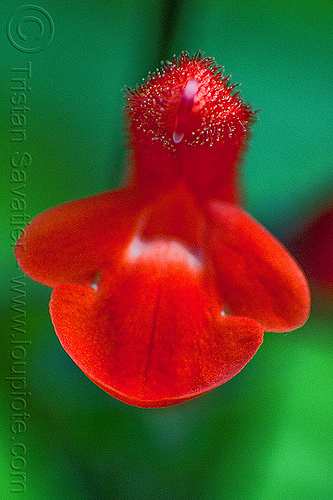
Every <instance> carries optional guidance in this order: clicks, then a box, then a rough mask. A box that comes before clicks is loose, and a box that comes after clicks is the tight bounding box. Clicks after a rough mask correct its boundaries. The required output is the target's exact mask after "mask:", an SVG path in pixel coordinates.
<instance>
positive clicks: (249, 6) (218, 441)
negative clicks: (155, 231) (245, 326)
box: [0, 0, 333, 500]
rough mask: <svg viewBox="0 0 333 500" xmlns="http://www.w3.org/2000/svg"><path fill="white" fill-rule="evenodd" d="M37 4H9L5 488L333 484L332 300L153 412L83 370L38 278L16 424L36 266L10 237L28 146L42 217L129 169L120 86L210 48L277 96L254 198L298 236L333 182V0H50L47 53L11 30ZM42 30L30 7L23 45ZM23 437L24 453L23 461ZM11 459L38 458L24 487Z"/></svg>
mask: <svg viewBox="0 0 333 500" xmlns="http://www.w3.org/2000/svg"><path fill="white" fill-rule="evenodd" d="M23 5H25V4H24V3H23V2H18V1H13V0H9V1H7V2H6V5H5V6H2V9H1V11H2V13H1V30H0V45H1V67H0V75H1V78H0V86H1V87H0V99H1V102H2V106H1V115H0V137H1V153H0V154H1V186H0V189H1V218H0V223H1V230H2V235H3V236H2V237H1V242H0V245H1V246H0V258H1V272H2V279H1V282H0V292H1V326H2V328H1V353H0V354H1V383H0V388H1V392H0V405H1V406H0V411H1V419H0V432H1V440H0V498H1V499H7V498H8V499H11V498H21V497H23V498H27V499H29V500H37V499H42V500H51V499H52V500H54V499H56V500H58V499H59V500H67V499H73V500H74V499H82V500H88V499H89V500H90V499H91V500H95V499H96V500H104V499H106V500H107V499H111V500H113V499H116V500H118V499H119V500H127V499H131V500H132V499H133V500H137V499H138V500H141V499H142V500H145V499H154V500H159V499H161V500H168V499H171V498H172V499H175V500H177V499H191V500H192V499H193V500H196V499H198V500H215V499H216V500H218V499H226V500H252V499H253V500H273V499H274V500H275V499H287V500H288V499H292V500H298V499H302V500H304V499H307V500H312V499H321V500H326V499H332V498H333V438H332V420H333V313H332V311H333V298H332V299H331V300H330V299H325V301H324V300H323V298H322V297H316V298H315V300H314V305H313V313H312V316H311V319H310V320H309V322H308V323H307V325H306V326H304V327H303V328H302V329H301V330H298V331H296V332H293V333H289V334H288V335H281V334H272V333H267V334H266V335H265V341H264V344H263V346H262V347H261V348H260V350H259V352H258V353H257V355H256V356H255V357H254V359H253V360H252V361H251V362H250V363H249V364H248V365H247V366H246V367H245V369H244V370H243V371H242V372H241V373H240V374H239V375H238V376H237V377H235V378H234V379H233V380H231V381H230V382H228V383H227V384H226V385H224V386H221V387H220V388H218V389H215V390H214V391H212V392H210V393H208V394H206V395H204V396H201V397H200V398H197V399H195V400H193V401H191V402H188V403H185V404H182V405H179V406H176V407H171V408H167V409H159V410H145V409H138V408H135V407H130V406H127V405H125V404H123V403H120V402H119V401H117V400H115V399H113V398H111V397H110V396H108V395H107V394H105V393H104V392H103V391H102V390H101V389H99V388H98V387H97V386H95V385H94V384H93V383H92V382H90V381H89V380H88V378H86V377H85V375H83V373H82V372H81V371H80V370H79V369H78V368H77V367H76V365H75V364H74V363H73V362H72V361H71V359H70V358H69V357H68V356H67V354H66V353H65V351H64V350H63V349H62V347H61V346H60V344H59V342H58V340H57V337H56V335H55V333H54V330H53V327H52V324H51V321H50V318H49V313H48V301H49V296H50V290H49V289H47V288H46V287H43V286H41V285H39V284H37V283H34V282H32V281H31V280H29V279H28V278H27V279H26V281H25V283H26V308H25V309H26V324H27V327H26V333H25V338H26V339H27V340H29V341H31V344H26V353H27V356H26V360H25V361H26V380H27V392H28V393H29V394H28V395H26V396H24V399H25V401H26V405H27V407H26V412H27V413H28V414H29V415H30V417H28V418H27V419H26V429H25V431H24V432H22V433H21V434H20V435H14V434H13V432H12V430H11V424H12V422H13V418H12V417H13V409H12V408H11V406H10V405H11V403H12V397H11V394H10V382H9V381H8V380H6V377H7V376H8V375H9V373H10V368H11V363H12V359H11V357H10V353H11V344H10V340H11V337H10V335H11V320H12V317H13V311H12V310H11V305H12V304H13V302H12V299H13V290H11V288H12V285H13V281H12V280H13V278H14V279H15V278H17V277H18V276H21V272H20V271H19V270H18V268H17V267H16V264H15V261H14V258H13V255H12V248H11V241H10V230H11V227H10V202H11V199H12V196H13V195H12V194H11V192H10V190H11V185H10V170H11V166H10V159H11V157H12V156H13V152H14V151H19V152H21V153H23V152H29V153H30V154H31V157H32V164H31V165H30V166H29V167H27V168H26V171H27V179H26V181H25V183H24V184H25V185H24V186H23V187H22V189H23V190H24V193H25V195H26V198H25V199H26V204H27V213H28V214H29V215H31V216H32V217H33V216H35V215H36V214H38V213H39V212H41V211H43V210H45V209H47V208H49V207H51V206H53V205H56V204H60V203H63V202H65V201H68V200H71V199H75V198H78V197H84V196H87V195H91V194H94V193H98V192H100V191H103V190H105V189H109V188H113V187H115V186H117V185H119V183H120V181H121V179H122V173H123V170H124V166H125V164H126V149H125V133H124V122H123V119H122V106H123V100H124V96H123V92H122V89H123V88H124V87H125V85H128V86H134V85H135V84H136V83H140V81H141V78H142V77H145V76H146V75H147V73H148V71H149V70H154V69H155V68H156V67H158V66H159V65H160V61H161V60H165V59H170V58H171V57H172V55H173V54H174V53H176V54H179V53H180V52H181V51H182V50H188V51H189V52H190V53H194V52H195V51H197V50H198V49H201V50H203V51H205V54H206V55H207V56H214V57H215V58H216V60H217V63H218V64H220V65H224V66H225V69H226V70H225V72H226V73H227V74H229V73H232V81H233V82H234V83H237V82H241V83H242V87H241V92H242V95H243V97H244V99H245V100H246V101H247V102H251V103H252V105H253V107H254V109H260V110H261V111H260V114H259V120H258V122H257V123H256V124H255V126H254V127H253V134H252V140H251V143H250V146H249V149H248V152H247V155H246V161H245V163H244V165H243V190H244V197H245V204H246V206H247V208H248V210H249V211H250V212H251V213H252V214H253V215H254V216H255V217H256V218H258V219H259V220H260V221H261V222H263V223H264V224H265V225H266V226H267V227H268V228H269V229H270V230H271V231H272V232H273V233H275V234H276V235H277V236H279V237H280V238H281V239H282V240H284V241H286V239H287V238H288V237H289V236H290V235H292V234H293V233H294V232H295V231H296V230H297V229H298V228H299V227H300V226H301V225H302V224H303V223H304V221H305V220H306V218H307V217H308V216H309V215H310V214H311V213H315V212H316V211H317V210H318V209H320V208H321V207H322V206H325V203H327V202H328V201H329V200H330V199H332V195H333V173H332V163H333V162H332V136H333V120H332V116H333V109H332V108H333V105H332V64H333V53H332V47H333V35H332V33H333V30H332V25H333V7H332V4H331V2H327V1H325V0H323V1H320V0H319V1H317V2H313V1H312V0H305V1H290V0H289V1H288V0H282V1H280V2H268V1H264V0H259V1H257V2H252V1H250V0H243V1H235V2H232V1H222V0H215V1H214V0H208V1H201V2H200V1H190V0H188V1H179V2H178V1H168V0H164V1H158V0H155V1H154V0H151V1H148V0H141V1H140V2H138V1H134V0H122V1H112V0H109V1H102V0H94V1H93V0H91V1H86V0H81V1H78V0H74V1H71V2H67V1H66V2H65V1H64V0H60V1H55V0H45V1H44V0H43V2H39V3H38V5H39V6H40V7H42V8H43V9H46V11H47V12H48V13H49V14H50V16H51V17H52V19H53V22H54V37H53V40H52V41H51V43H50V44H49V45H48V46H47V47H45V48H44V49H43V50H41V51H39V52H32V53H31V52H23V51H22V50H18V49H17V48H15V47H14V46H13V45H11V43H9V40H8V38H7V34H6V24H7V22H8V20H10V19H11V18H12V17H13V16H14V15H15V9H16V8H17V7H20V6H23ZM36 12H37V11H36ZM40 12H41V11H39V13H40ZM43 22H45V18H43ZM11 26H12V28H13V24H12V25H11ZM38 30H39V28H38V25H37V24H36V23H35V24H34V23H26V24H25V25H24V30H23V34H25V36H26V37H27V39H26V41H22V44H24V43H29V41H31V39H36V38H38V36H39V34H40V32H39V31H38ZM44 36H48V32H47V30H46V32H44ZM36 43H38V40H37V42H36ZM28 61H30V62H31V68H32V70H31V78H30V79H29V81H28V86H29V88H30V89H31V90H29V91H26V94H27V103H26V105H27V106H28V107H29V108H30V110H29V111H27V112H26V116H27V124H26V130H27V132H26V133H27V138H26V141H25V142H24V143H13V142H11V140H10V137H11V134H10V121H9V120H10V118H9V116H10V111H11V104H10V97H11V95H12V94H11V85H12V84H11V81H10V78H11V76H12V74H13V68H23V67H27V62H28ZM18 442H21V443H22V444H24V446H25V448H24V451H25V453H24V456H23V458H24V460H25V462H24V461H23V459H21V460H14V461H13V459H15V457H14V456H13V454H11V452H12V453H13V452H15V450H16V452H17V451H18V448H14V449H13V444H15V443H18ZM13 472H14V473H15V472H24V473H25V474H26V481H25V484H26V491H25V492H24V493H11V492H10V491H11V490H12V491H13V490H15V489H16V488H18V486H17V485H16V486H15V484H14V485H13V484H12V485H11V480H13V477H14V478H15V474H14V476H13ZM11 474H12V475H11ZM16 477H17V476H16Z"/></svg>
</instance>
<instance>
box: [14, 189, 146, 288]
mask: <svg viewBox="0 0 333 500" xmlns="http://www.w3.org/2000/svg"><path fill="white" fill-rule="evenodd" d="M142 204H143V202H142V201H141V200H140V199H138V197H136V196H135V194H133V192H132V191H130V190H128V189H121V190H118V191H110V192H106V193H103V194H101V195H97V196H92V197H89V198H84V199H82V200H77V201H73V202H70V203H66V204H64V205H60V206H58V207H55V208H51V209H50V210H47V211H46V212H43V213H42V214H40V215H38V216H37V217H35V219H33V221H32V222H31V223H30V224H29V225H28V226H27V227H26V228H25V230H24V231H23V233H22V235H21V237H20V238H19V240H18V242H17V244H16V247H15V255H16V258H17V260H18V263H19V265H20V267H21V269H22V270H23V271H24V272H25V273H26V274H28V275H29V276H30V277H31V278H33V279H34V280H36V281H39V282H40V283H42V284H44V285H47V286H51V287H54V286H56V285H58V284H60V283H63V282H72V283H77V284H88V283H91V282H92V281H93V280H94V279H95V278H96V275H97V273H99V272H100V271H101V269H102V268H104V267H105V266H107V265H110V263H112V262H113V261H114V259H116V258H117V256H118V254H119V252H120V251H121V250H123V247H124V245H125V244H126V242H127V241H129V240H130V238H131V237H132V235H133V233H134V231H135V228H136V221H137V219H138V212H139V210H140V208H141V206H142Z"/></svg>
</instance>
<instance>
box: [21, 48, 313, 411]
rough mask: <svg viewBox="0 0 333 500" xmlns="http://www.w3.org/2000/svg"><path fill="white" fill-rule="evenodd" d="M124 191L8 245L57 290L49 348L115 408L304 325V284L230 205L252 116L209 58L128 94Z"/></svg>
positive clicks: (60, 214)
mask: <svg viewBox="0 0 333 500" xmlns="http://www.w3.org/2000/svg"><path fill="white" fill-rule="evenodd" d="M127 114H128V117H129V122H130V131H129V135H130V149H131V158H130V165H131V168H132V170H131V175H130V178H129V180H128V182H127V185H126V187H124V188H123V189H120V190H117V191H113V192H107V193H104V194H101V195H98V196H93V197H90V198H86V199H83V200H78V201H74V202H71V203H67V204H65V205H61V206H59V207H56V208H53V209H51V210H48V211H47V212H45V213H43V214H41V215H39V216H38V217H36V218H35V219H34V220H33V221H32V222H31V224H30V225H29V226H28V227H27V229H26V230H25V231H24V234H23V235H22V236H21V238H20V239H19V241H18V243H17V246H16V256H17V259H18V261H19V263H20V266H21V268H22V269H23V270H24V271H25V272H26V273H27V274H28V275H30V276H31V277H32V278H33V279H35V280H37V281H39V282H41V283H43V284H45V285H48V286H51V287H55V289H54V291H53V293H52V298H51V303H50V309H51V316H52V321H53V324H54V327H55V330H56V332H57V334H58V336H59V339H60V342H61V343H62V345H63V346H64V348H65V350H66V351H67V352H68V354H69V355H70V356H71V357H72V358H73V360H74V361H75V362H76V363H77V364H78V365H79V366H80V368H81V369H82V370H83V371H84V372H85V373H86V374H87V375H88V377H89V378H90V379H91V380H93V381H94V382H95V383H96V384H97V385H98V386H100V387H101V388H102V389H104V390H105V391H106V392H108V393H109V394H111V395H112V396H114V397H116V398H118V399H120V400H122V401H125V402H126V403H129V404H133V405H136V406H143V407H156V406H167V405H172V404H176V403H180V402H182V401H185V400H188V399H191V398H193V397H195V396H198V395H200V394H202V393H204V392H206V391H208V390H210V389H212V388H213V387H216V386H218V385H220V384H222V383H224V382H226V381H227V380H229V379H230V378H231V377H233V376H234V375H236V374H237V373H238V372H239V371H240V370H241V369H242V368H243V367H244V366H245V364H246V363H247V362H248V361H249V360H250V359H251V358H252V356H253V355H254V354H255V352H256V351H257V349H258V348H259V346H260V344H261V343H262V340H263V330H272V331H276V332H285V331H289V330H292V329H294V328H297V327H299V326H301V325H302V324H303V323H304V322H305V321H306V319H307V317H308V314H309V302H310V300H309V292H308V287H307V283H306V280H305V278H304V276H303V274H302V272H301V270H300V269H299V267H298V266H297V264H296V263H295V261H294V260H293V259H292V257H291V256H290V255H289V254H288V253H287V251H286V250H285V249H284V248H283V247H282V245H281V244H280V243H278V242H277V241H276V240H275V239H274V237H273V236H272V235H270V234H269V233H268V232H267V231H266V230H265V229H264V228H263V227H262V226H260V224H258V223H257V222H256V221H255V220H254V219H252V218H251V217H250V216H249V215H248V214H247V213H246V212H244V210H243V209H242V208H240V206H239V196H238V188H237V170H236V167H237V166H238V163H239V161H240V159H241V158H240V155H241V153H242V150H243V148H244V145H245V141H246V139H247V137H248V132H249V125H250V123H251V121H252V117H253V114H252V112H251V111H250V109H249V107H248V106H246V105H244V104H243V103H242V101H241V100H240V98H239V96H238V94H235V93H234V92H233V87H232V86H229V82H228V79H227V78H223V77H222V76H221V74H220V73H219V71H218V68H216V66H215V65H214V63H213V61H212V59H208V58H206V59H202V58H201V56H200V55H196V56H194V57H193V58H190V57H189V56H188V54H186V53H185V54H182V55H181V57H180V58H179V59H178V60H177V59H174V60H173V62H172V63H168V64H166V65H165V66H164V67H163V69H162V71H161V72H157V73H156V74H154V75H150V77H149V79H148V81H147V82H146V83H145V84H144V85H142V86H141V87H139V88H138V89H137V90H135V91H129V93H128V98H127Z"/></svg>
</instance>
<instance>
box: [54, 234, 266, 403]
mask: <svg viewBox="0 0 333 500" xmlns="http://www.w3.org/2000/svg"><path fill="white" fill-rule="evenodd" d="M151 245H152V246H153V248H152V249H150V250H149V251H148V253H147V254H145V253H143V254H142V255H141V256H140V257H138V258H137V259H136V260H135V261H133V262H131V261H130V260H129V261H127V263H125V264H124V265H123V268H122V269H118V271H115V270H113V271H112V272H110V273H107V274H105V275H104V276H103V277H102V278H101V282H100V286H99V288H98V291H97V292H94V290H93V289H92V288H91V287H84V286H77V285H70V284H63V285H60V286H59V287H57V288H56V289H55V290H54V291H53V294H52V299H51V304H50V307H51V316H52V320H53V323H54V326H55V330H56V332H57V334H58V336H59V339H60V341H61V343H62V345H63V347H64V348H65V350H66V351H67V352H68V354H69V355H70V356H71V357H72V358H73V360H74V361H75V362H76V363H77V364H78V365H79V366H80V367H81V369H82V370H83V371H84V372H85V373H86V375H87V376H88V377H89V378H90V379H91V380H93V381H94V382H95V383H96V384H97V385H98V386H100V387H101V388H102V389H104V390H105V391H106V392H107V393H109V394H111V395H112V396H114V397H116V398H118V399H120V400H122V401H124V402H126V403H129V404H133V405H135V406H142V407H161V406H168V405H172V404H176V403H180V402H182V401H185V400H187V399H191V398H193V397H195V396H198V395H200V394H202V393H204V392H206V391H208V390H210V389H212V388H213V387H216V386H218V385H220V384H222V383H224V382H226V381H227V380H229V379H230V378H231V377H233V376H234V375H236V374H237V373H238V372H239V371H240V370H241V369H242V368H243V367H244V365H245V364H246V363H247V362H248V361H249V360H250V359H251V358H252V356H253V355H254V354H255V352H256V351H257V349H258V348H259V346H260V344H261V342H262V337H263V331H262V328H261V326H260V325H259V324H258V323H257V322H256V321H254V320H251V319H248V318H236V317H229V316H221V314H220V310H221V308H220V307H219V305H218V302H217V297H216V295H214V293H209V292H208V291H207V290H208V289H206V288H204V287H203V275H202V272H201V270H200V269H199V268H196V267H195V265H194V263H193V262H192V261H191V259H188V255H187V254H186V252H184V251H183V247H182V245H179V244H176V243H174V242H166V241H160V242H157V243H152V244H151Z"/></svg>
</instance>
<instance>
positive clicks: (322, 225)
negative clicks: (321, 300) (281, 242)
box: [288, 205, 333, 296]
mask: <svg viewBox="0 0 333 500" xmlns="http://www.w3.org/2000/svg"><path fill="white" fill-rule="evenodd" d="M288 246H289V247H290V248H291V249H292V251H293V252H294V254H295V255H296V256H297V258H298V260H299V262H300V263H301V264H302V266H303V268H304V269H305V271H306V273H307V276H308V278H309V280H310V283H311V284H313V285H314V286H315V287H318V288H319V289H321V290H322V291H324V292H328V293H329V295H330V296H331V295H332V292H333V206H332V205H330V206H328V207H327V208H325V209H324V210H322V211H321V212H319V213H317V214H316V215H315V216H313V217H312V218H311V219H310V220H308V221H307V222H306V224H305V226H304V227H303V228H302V230H301V231H300V232H299V233H298V234H296V235H294V236H293V237H292V238H291V240H290V241H289V242H288Z"/></svg>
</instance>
